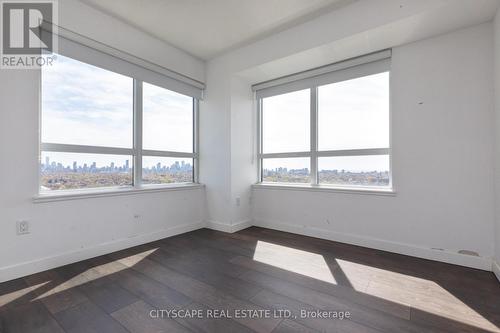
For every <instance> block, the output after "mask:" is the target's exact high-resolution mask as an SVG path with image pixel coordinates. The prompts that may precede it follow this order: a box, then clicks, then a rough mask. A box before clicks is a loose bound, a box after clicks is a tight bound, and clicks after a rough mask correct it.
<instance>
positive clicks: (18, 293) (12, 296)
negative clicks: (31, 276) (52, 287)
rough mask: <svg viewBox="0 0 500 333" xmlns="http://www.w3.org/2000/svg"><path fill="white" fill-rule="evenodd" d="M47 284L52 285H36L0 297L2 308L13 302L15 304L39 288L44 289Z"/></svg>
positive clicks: (44, 283)
mask: <svg viewBox="0 0 500 333" xmlns="http://www.w3.org/2000/svg"><path fill="white" fill-rule="evenodd" d="M47 283H50V281H45V282H43V283H39V284H37V285H34V286H29V287H26V288H23V289H19V290H16V291H13V292H11V293H8V294H5V295H0V307H2V306H5V305H7V304H9V303H11V302H14V301H15V300H17V299H19V298H21V297H23V296H26V295H27V294H29V293H30V292H32V291H34V290H36V289H37V288H40V287H43V286H44V285H46V284H47Z"/></svg>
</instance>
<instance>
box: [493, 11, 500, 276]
mask: <svg viewBox="0 0 500 333" xmlns="http://www.w3.org/2000/svg"><path fill="white" fill-rule="evenodd" d="M494 30H495V32H494V33H495V53H494V55H495V96H496V103H495V115H496V126H495V128H496V138H495V143H496V150H495V157H496V163H495V165H496V169H495V180H496V182H495V184H496V201H495V203H496V205H495V207H496V221H495V222H496V256H495V258H496V263H495V265H496V266H494V271H495V273H496V274H497V277H498V279H499V280H500V9H498V11H497V15H496V17H495V21H494Z"/></svg>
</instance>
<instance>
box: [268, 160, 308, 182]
mask: <svg viewBox="0 0 500 333" xmlns="http://www.w3.org/2000/svg"><path fill="white" fill-rule="evenodd" d="M262 163H263V165H262V181H263V182H276V183H310V182H311V173H310V171H309V167H310V162H309V157H299V158H296V157H294V158H266V159H264V160H263V161H262Z"/></svg>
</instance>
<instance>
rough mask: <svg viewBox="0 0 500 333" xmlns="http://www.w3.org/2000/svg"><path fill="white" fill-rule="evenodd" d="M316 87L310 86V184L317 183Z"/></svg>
mask: <svg viewBox="0 0 500 333" xmlns="http://www.w3.org/2000/svg"><path fill="white" fill-rule="evenodd" d="M317 99H318V88H317V87H312V88H311V118H310V126H311V129H310V133H311V184H312V185H318V154H317V152H318V101H317Z"/></svg>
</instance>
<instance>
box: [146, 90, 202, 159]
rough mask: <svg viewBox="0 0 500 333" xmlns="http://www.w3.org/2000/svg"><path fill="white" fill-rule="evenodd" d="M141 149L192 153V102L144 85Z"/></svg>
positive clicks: (182, 96) (171, 92) (181, 96)
mask: <svg viewBox="0 0 500 333" xmlns="http://www.w3.org/2000/svg"><path fill="white" fill-rule="evenodd" d="M143 110H144V111H143V112H144V114H143V131H142V132H143V133H142V135H143V147H144V149H149V150H167V151H177V152H186V153H192V152H193V99H192V98H191V97H188V96H185V95H181V94H178V93H176V92H173V91H170V90H167V89H164V88H160V87H157V86H154V85H152V84H148V83H144V84H143Z"/></svg>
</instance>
